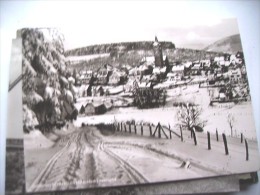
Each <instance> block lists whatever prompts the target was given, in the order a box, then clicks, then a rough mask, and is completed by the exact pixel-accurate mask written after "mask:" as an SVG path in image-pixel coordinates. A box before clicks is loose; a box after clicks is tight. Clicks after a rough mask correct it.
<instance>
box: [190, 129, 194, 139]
mask: <svg viewBox="0 0 260 195" xmlns="http://www.w3.org/2000/svg"><path fill="white" fill-rule="evenodd" d="M190 138H193V132H192V129H191V130H190Z"/></svg>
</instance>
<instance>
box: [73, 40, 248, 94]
mask: <svg viewBox="0 0 260 195" xmlns="http://www.w3.org/2000/svg"><path fill="white" fill-rule="evenodd" d="M153 51H154V55H153V56H144V57H143V58H142V59H141V61H140V63H139V64H138V65H136V66H130V65H123V66H121V67H115V66H112V65H110V64H104V65H103V66H101V67H100V68H99V69H98V70H97V71H95V72H94V71H93V70H82V71H80V72H79V73H78V74H77V78H76V80H77V81H78V82H79V84H83V85H85V86H88V87H87V88H88V90H90V89H91V90H92V93H87V92H84V93H82V94H81V96H103V95H113V94H117V93H118V92H124V93H127V92H133V90H134V82H136V83H138V87H139V88H171V87H175V86H178V85H189V84H195V83H200V84H201V83H202V84H206V85H208V86H214V85H216V86H218V85H224V84H226V83H231V84H233V85H236V86H237V85H239V84H241V83H245V82H247V78H246V68H245V63H244V57H243V53H242V52H237V53H236V54H223V55H219V56H217V57H214V58H211V59H202V60H197V61H193V62H191V61H185V62H174V63H173V62H169V60H168V57H167V56H166V55H163V52H162V48H161V45H160V42H159V41H158V39H157V37H155V41H154V44H153ZM90 85H91V87H89V86H90ZM86 90H87V89H86V88H85V91H86ZM113 91H115V92H113ZM236 91H239V90H236ZM237 94H239V92H237Z"/></svg>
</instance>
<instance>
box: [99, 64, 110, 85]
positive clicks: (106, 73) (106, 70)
mask: <svg viewBox="0 0 260 195" xmlns="http://www.w3.org/2000/svg"><path fill="white" fill-rule="evenodd" d="M112 71H113V67H112V66H111V65H110V64H104V65H103V66H101V67H100V68H99V69H98V70H97V75H96V81H95V84H99V85H106V84H107V83H108V81H109V77H110V75H111V74H112Z"/></svg>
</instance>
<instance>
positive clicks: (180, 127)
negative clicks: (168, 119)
mask: <svg viewBox="0 0 260 195" xmlns="http://www.w3.org/2000/svg"><path fill="white" fill-rule="evenodd" d="M180 131H181V141H182V142H183V135H182V126H181V125H180Z"/></svg>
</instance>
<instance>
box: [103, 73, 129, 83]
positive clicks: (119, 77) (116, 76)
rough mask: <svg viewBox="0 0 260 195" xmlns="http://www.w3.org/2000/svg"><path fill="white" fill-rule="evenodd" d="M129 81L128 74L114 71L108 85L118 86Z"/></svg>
mask: <svg viewBox="0 0 260 195" xmlns="http://www.w3.org/2000/svg"><path fill="white" fill-rule="evenodd" d="M126 80H127V74H126V72H124V71H121V70H118V69H114V70H113V72H112V74H111V76H110V77H109V81H108V84H110V85H118V84H123V83H124V82H125V81H126Z"/></svg>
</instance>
